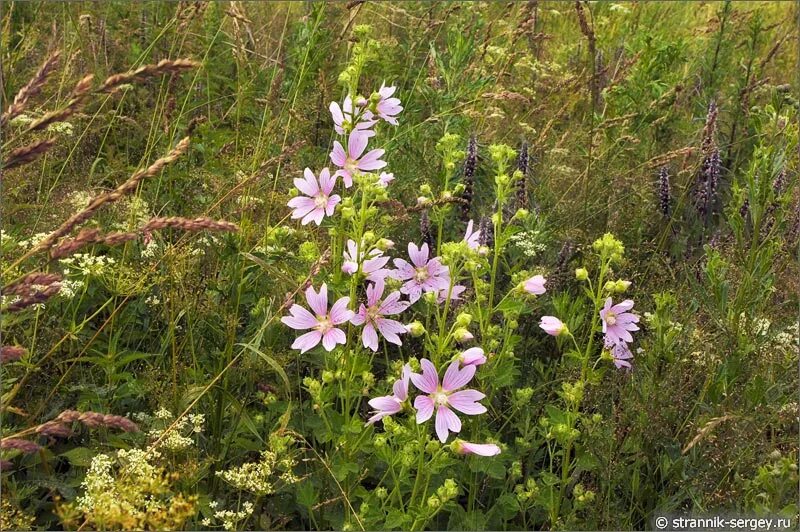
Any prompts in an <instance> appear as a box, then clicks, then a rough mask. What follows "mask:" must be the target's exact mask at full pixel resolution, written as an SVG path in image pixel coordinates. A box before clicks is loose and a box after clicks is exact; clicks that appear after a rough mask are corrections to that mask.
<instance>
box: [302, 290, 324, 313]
mask: <svg viewBox="0 0 800 532" xmlns="http://www.w3.org/2000/svg"><path fill="white" fill-rule="evenodd" d="M306 301H308V306H310V307H311V310H313V311H314V312H316V313H317V316H325V315H327V314H328V285H327V284H325V283H322V286H321V287H320V288H319V293H317V292H315V291H314V287H313V286H309V287H308V289H307V290H306Z"/></svg>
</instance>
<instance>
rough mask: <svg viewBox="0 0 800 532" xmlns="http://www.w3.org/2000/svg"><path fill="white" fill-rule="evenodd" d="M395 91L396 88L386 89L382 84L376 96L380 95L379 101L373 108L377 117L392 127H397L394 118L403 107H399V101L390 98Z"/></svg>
mask: <svg viewBox="0 0 800 532" xmlns="http://www.w3.org/2000/svg"><path fill="white" fill-rule="evenodd" d="M396 90H397V87H387V86H386V85H384V84H382V85H381V88H380V90H378V94H380V97H381V99H380V100H378V104H377V105H376V106H375V109H376V111H377V112H378V116H380V117H381V118H383V119H384V120H386V121H387V122H388V123H390V124H392V125H393V126H396V125H397V119H396V118H395V116H397V115H399V114H400V112H401V111H402V110H403V106H402V105H400V99H399V98H392V97H391V96H392V95H393V94H394V91H396Z"/></svg>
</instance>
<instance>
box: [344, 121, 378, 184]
mask: <svg viewBox="0 0 800 532" xmlns="http://www.w3.org/2000/svg"><path fill="white" fill-rule="evenodd" d="M371 134H372V132H371V131H370V132H369V133H367V132H365V131H360V130H353V131H352V132H351V133H350V137H349V139H348V141H347V153H345V151H344V148H343V147H342V145H341V143H339V141H338V140H335V141H333V151H331V161H332V162H333V164H335V165H336V166H338V167H339V168H341V169H340V170H337V171H336V173H335V174H334V177H335V176H342V181H344V186H345V187H347V188H350V187H351V186H352V185H353V176H354V175H355V174H356V173H358V172H359V171H361V172H370V171H372V170H380V169H381V168H383V167H384V166H386V161H382V160H381V159H380V158H381V156H383V154H384V152H385V150H370V151H369V153H367V154H366V155H364V156H363V157H362V155H363V154H364V150H365V149H367V141H368V140H369V137H370V136H371Z"/></svg>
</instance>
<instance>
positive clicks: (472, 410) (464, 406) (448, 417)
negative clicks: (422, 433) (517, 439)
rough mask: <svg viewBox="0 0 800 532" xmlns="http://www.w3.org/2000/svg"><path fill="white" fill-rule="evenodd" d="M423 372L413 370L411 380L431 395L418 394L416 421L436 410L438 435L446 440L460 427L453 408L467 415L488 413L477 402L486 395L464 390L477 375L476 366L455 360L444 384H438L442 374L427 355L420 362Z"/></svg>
mask: <svg viewBox="0 0 800 532" xmlns="http://www.w3.org/2000/svg"><path fill="white" fill-rule="evenodd" d="M420 364H421V366H422V374H421V375H420V374H418V373H412V374H411V382H413V383H414V386H416V387H417V388H419V389H420V390H421V391H423V392H425V393H427V394H428V395H418V396H417V398H416V399H415V400H414V408H416V409H417V423H418V424H419V423H424V422H426V421H428V420H429V419H430V418H431V416H433V410H434V408H435V409H436V423H435V424H436V435H437V436H438V437H439V440H440V441H441V442H442V443H444V442H446V441H447V436H448V435H449V433H450V432H459V431H460V430H461V420H460V419H458V416H457V415H455V413H453V410H451V408H453V409H455V410H457V411H459V412H462V413H464V414H467V415H470V416H474V415H477V414H483V413H484V412H486V407H485V406H483V405H482V404H480V403H478V401H480V400H481V399H483V398H484V397H486V396H485V395H484V394H482V393H481V392H479V391H477V390H461V391H456V390H458V389H459V388H462V387H463V386H464V385H466V384H467V383H468V382H469V381H471V380H472V377H473V376H475V366H464V367H463V368H462V369H459V366H460V363H459V361H458V360H454V361H453V362H451V363H450V366H449V367H448V368H447V371H446V372H445V374H444V379H443V380H442V385H441V386H440V385H439V374H438V373H437V372H436V367H434V365H433V364H432V363H431V361H430V360H428V359H427V358H423V359H422V360H421V361H420Z"/></svg>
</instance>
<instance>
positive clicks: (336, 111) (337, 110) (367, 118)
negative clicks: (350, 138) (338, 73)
mask: <svg viewBox="0 0 800 532" xmlns="http://www.w3.org/2000/svg"><path fill="white" fill-rule="evenodd" d="M329 109H330V111H331V116H332V117H333V129H335V130H336V132H337V133H338V134H340V135H344V134H345V133H347V132H348V131H351V130H358V131H367V130H369V128H371V127H372V126H374V125H375V124H376V123H377V122H378V121H377V120H373V119H372V117H373V115H372V113H371V112H370V111H367V110H364V111H363V112H362V113H361V115H360V116H358V118H360V119H361V120H362V121H360V122H358V123H356V124H354V123H353V122H354V116H355V115H358V113H353V99H352V98H351V97H350V96H347V97H346V98H345V99H344V102H342V107H339V104H338V103H336V102H331V105H330V106H329ZM368 133H370V134H372V135H374V134H375V133H374V132H373V131H369V132H368Z"/></svg>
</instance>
